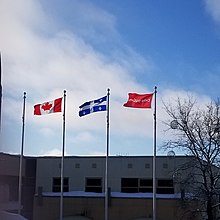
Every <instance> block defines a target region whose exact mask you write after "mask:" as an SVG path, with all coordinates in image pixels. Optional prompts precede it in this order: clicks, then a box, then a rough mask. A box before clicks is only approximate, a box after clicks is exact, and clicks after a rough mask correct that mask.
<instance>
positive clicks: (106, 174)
mask: <svg viewBox="0 0 220 220" xmlns="http://www.w3.org/2000/svg"><path fill="white" fill-rule="evenodd" d="M109 95H110V89H108V92H107V138H106V164H105V220H108V154H109Z"/></svg>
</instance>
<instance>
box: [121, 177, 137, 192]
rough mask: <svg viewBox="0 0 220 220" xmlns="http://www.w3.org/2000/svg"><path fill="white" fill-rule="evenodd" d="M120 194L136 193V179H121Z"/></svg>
mask: <svg viewBox="0 0 220 220" xmlns="http://www.w3.org/2000/svg"><path fill="white" fill-rule="evenodd" d="M121 192H128V193H136V192H138V178H122V179H121Z"/></svg>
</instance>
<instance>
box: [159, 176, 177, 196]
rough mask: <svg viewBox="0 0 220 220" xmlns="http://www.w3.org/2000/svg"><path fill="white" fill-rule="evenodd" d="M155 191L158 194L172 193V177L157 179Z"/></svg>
mask: <svg viewBox="0 0 220 220" xmlns="http://www.w3.org/2000/svg"><path fill="white" fill-rule="evenodd" d="M157 193H159V194H173V193H174V186H173V180H172V179H161V180H158V181H157Z"/></svg>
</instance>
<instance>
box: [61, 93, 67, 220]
mask: <svg viewBox="0 0 220 220" xmlns="http://www.w3.org/2000/svg"><path fill="white" fill-rule="evenodd" d="M63 103H64V104H63V147H62V158H61V174H60V176H61V186H60V220H63V178H64V175H63V173H64V149H65V127H66V122H65V116H66V115H65V112H66V90H64V94H63Z"/></svg>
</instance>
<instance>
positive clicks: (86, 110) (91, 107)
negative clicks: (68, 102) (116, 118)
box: [79, 96, 107, 117]
mask: <svg viewBox="0 0 220 220" xmlns="http://www.w3.org/2000/svg"><path fill="white" fill-rule="evenodd" d="M106 110H107V96H104V97H102V98H99V99H96V100H92V101H88V102H85V103H84V104H82V105H81V106H79V116H80V117H82V116H85V115H88V114H90V113H93V112H99V111H106Z"/></svg>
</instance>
